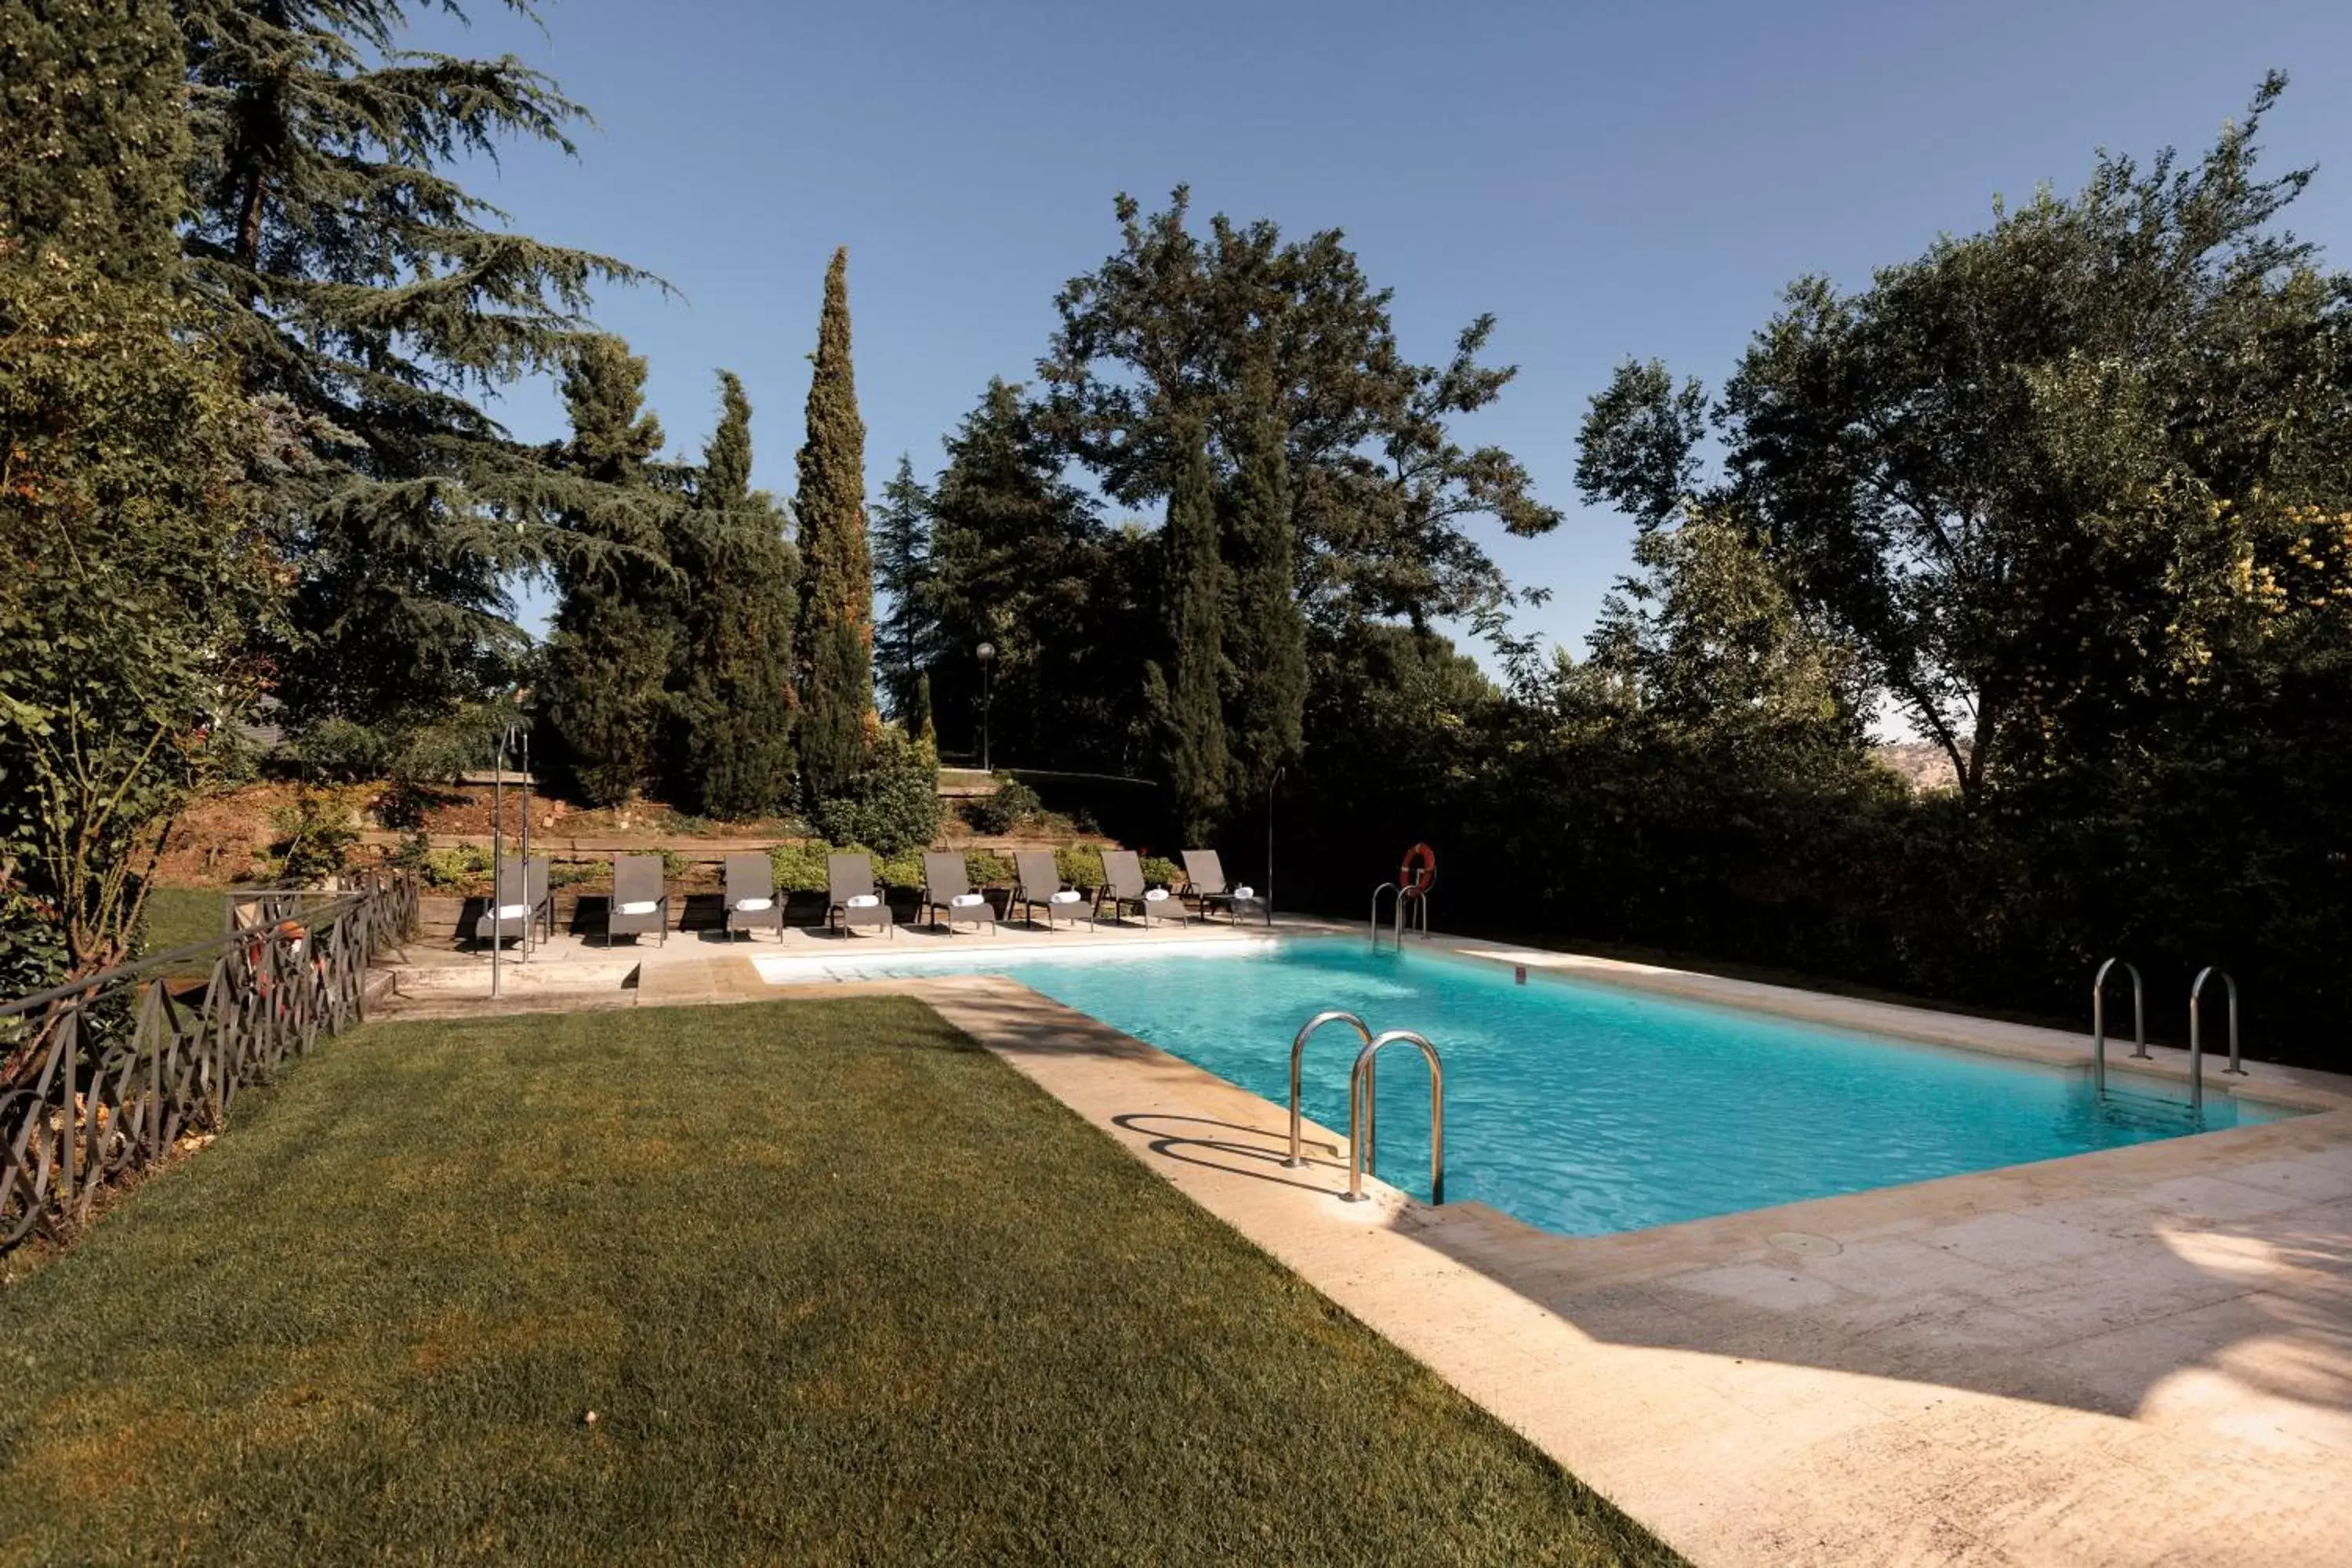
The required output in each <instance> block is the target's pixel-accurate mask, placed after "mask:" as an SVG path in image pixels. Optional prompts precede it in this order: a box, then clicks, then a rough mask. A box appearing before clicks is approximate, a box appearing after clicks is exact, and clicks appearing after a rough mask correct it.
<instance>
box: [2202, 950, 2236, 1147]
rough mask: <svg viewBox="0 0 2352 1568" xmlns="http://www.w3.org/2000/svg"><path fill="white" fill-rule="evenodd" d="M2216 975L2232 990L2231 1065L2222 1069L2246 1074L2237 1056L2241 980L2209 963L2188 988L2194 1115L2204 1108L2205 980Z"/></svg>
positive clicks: (2229, 1073)
mask: <svg viewBox="0 0 2352 1568" xmlns="http://www.w3.org/2000/svg"><path fill="white" fill-rule="evenodd" d="M2216 974H2218V975H2220V976H2221V984H2224V985H2226V986H2228V987H2229V991H2230V1065H2229V1066H2228V1067H2226V1068H2222V1069H2221V1071H2222V1072H2223V1073H2224V1074H2225V1075H2229V1076H2232V1077H2236V1078H2244V1077H2245V1076H2246V1069H2245V1066H2244V1064H2243V1063H2242V1061H2241V1060H2240V1059H2239V1056H2238V982H2237V980H2236V978H2235V977H2234V976H2232V975H2231V973H2230V972H2229V971H2228V970H2226V969H2223V968H2222V967H2221V965H2219V964H2215V963H2209V964H2207V965H2206V966H2205V967H2204V968H2202V969H2200V970H2199V971H2198V972H2197V979H2196V981H2195V982H2194V983H2193V984H2190V986H2189V1112H2190V1113H2191V1114H2192V1115H2193V1114H2195V1113H2196V1112H2198V1111H2200V1110H2204V1109H2205V1029H2204V1023H2205V1004H2204V996H2205V983H2206V982H2207V981H2208V980H2210V979H2212V978H2213V976H2215V975H2216Z"/></svg>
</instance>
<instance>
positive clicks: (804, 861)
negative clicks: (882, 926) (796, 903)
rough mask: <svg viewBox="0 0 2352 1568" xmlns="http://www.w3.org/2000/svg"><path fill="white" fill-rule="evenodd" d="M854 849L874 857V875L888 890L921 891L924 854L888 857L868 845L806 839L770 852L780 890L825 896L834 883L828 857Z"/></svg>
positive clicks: (908, 852) (911, 851)
mask: <svg viewBox="0 0 2352 1568" xmlns="http://www.w3.org/2000/svg"><path fill="white" fill-rule="evenodd" d="M853 850H858V851H863V852H865V853H866V854H868V855H872V856H873V857H874V876H875V879H876V880H877V881H879V882H880V883H881V884H882V885H883V886H884V887H886V888H920V887H921V886H922V885H923V852H922V851H921V850H920V849H902V850H900V851H899V852H898V853H897V854H896V855H884V854H881V853H879V852H877V851H876V850H875V849H873V848H872V847H870V846H867V845H864V844H829V843H826V842H825V841H824V839H821V838H810V839H803V841H802V842H800V843H798V844H779V845H777V846H776V847H775V848H774V849H772V850H771V851H770V852H769V858H770V860H772V862H773V863H774V865H775V868H776V888H777V889H778V890H779V891H780V892H786V893H822V892H824V891H825V890H826V889H827V888H829V887H830V886H831V885H832V884H831V882H830V880H829V879H828V878H827V876H826V866H825V857H827V856H828V855H843V854H847V853H850V852H851V851H853Z"/></svg>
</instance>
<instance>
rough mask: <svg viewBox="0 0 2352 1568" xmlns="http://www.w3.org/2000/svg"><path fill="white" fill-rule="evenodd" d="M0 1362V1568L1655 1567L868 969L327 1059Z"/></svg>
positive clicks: (1474, 1418) (66, 1258)
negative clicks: (103, 1566) (788, 989)
mask: <svg viewBox="0 0 2352 1568" xmlns="http://www.w3.org/2000/svg"><path fill="white" fill-rule="evenodd" d="M0 1369H5V1376H0V1560H5V1561H7V1562H12V1563H80V1562H116V1561H123V1562H162V1561H170V1562H188V1563H225V1562H250V1563H339V1562H347V1561H358V1560H361V1559H362V1558H365V1559H369V1560H377V1559H381V1560H384V1561H394V1562H433V1563H457V1562H496V1563H510V1562H511V1563H564V1562H598V1563H608V1562H627V1563H702V1562H713V1563H727V1562H756V1563H892V1562H1005V1563H1013V1562H1023V1563H1026V1562H1129V1563H1212V1562H1217V1563H1225V1562H1316V1563H1609V1562H1637V1563H1656V1562H1665V1561H1671V1560H1672V1558H1671V1554H1670V1553H1668V1552H1665V1550H1664V1548H1662V1547H1660V1546H1659V1545H1657V1544H1656V1543H1655V1542H1654V1541H1652V1540H1651V1539H1650V1538H1649V1537H1648V1536H1647V1535H1646V1534H1645V1533H1643V1531H1641V1530H1640V1529H1639V1528H1638V1527H1637V1526H1635V1525H1633V1524H1632V1523H1631V1522H1629V1521H1627V1520H1626V1519H1624V1518H1623V1516H1622V1515H1620V1514H1619V1513H1617V1512H1616V1511H1615V1510H1613V1509H1612V1508H1611V1507H1610V1506H1609V1505H1608V1504H1607V1503H1606V1502H1605V1501H1603V1500H1600V1499H1598V1498H1596V1497H1595V1496H1594V1495H1592V1494H1591V1492H1589V1491H1587V1490H1586V1489H1583V1488H1582V1487H1581V1486H1580V1485H1579V1484H1578V1483H1577V1482H1576V1481H1575V1480H1573V1479H1570V1477H1568V1476H1567V1475H1565V1474H1563V1473H1562V1472H1561V1471H1560V1470H1559V1468H1557V1467H1555V1466H1553V1465H1552V1464H1550V1463H1549V1461H1548V1460H1546V1459H1545V1458H1543V1457H1542V1456H1541V1455H1540V1454H1539V1453H1538V1452H1537V1451H1536V1450H1534V1449H1533V1448H1532V1447H1529V1446H1528V1445H1527V1444H1526V1443H1524V1442H1522V1441H1521V1440H1520V1439H1518V1438H1517V1436H1514V1435H1513V1434H1512V1433H1510V1432H1509V1431H1508V1430H1507V1429H1506V1428H1505V1427H1503V1426H1501V1425H1500V1424H1498V1423H1497V1422H1496V1421H1494V1420H1493V1419H1492V1418H1490V1417H1488V1416H1487V1415H1486V1414H1485V1413H1483V1412H1482V1411H1480V1410H1478V1409H1477V1408H1476V1407H1475V1406H1474V1405H1470V1404H1469V1403H1468V1402H1467V1401H1466V1400H1465V1399H1463V1398H1461V1397H1460V1396H1459V1395H1457V1394H1454V1392H1453V1391H1452V1390H1451V1389H1449V1388H1448V1387H1446V1386H1445V1385H1444V1384H1442V1383H1440V1382H1439V1381H1438V1380H1437V1379H1436V1378H1435V1377H1434V1376H1433V1375H1432V1374H1430V1373H1427V1372H1425V1371H1424V1370H1423V1369H1421V1368H1420V1367H1419V1366H1418V1365H1417V1364H1416V1363H1412V1362H1411V1361H1410V1360H1408V1359H1407V1358H1406V1357H1405V1356H1404V1355H1403V1354H1402V1353H1401V1352H1398V1351H1397V1350H1395V1349H1394V1348H1393V1347H1392V1346H1391V1345H1390V1344H1388V1343H1387V1342H1385V1341H1383V1340H1381V1339H1380V1338H1379V1337H1378V1336H1376V1335H1375V1334H1373V1333H1372V1332H1370V1331H1369V1330H1367V1329H1365V1328H1364V1327H1363V1326H1362V1325H1360V1324H1359V1323H1357V1322H1356V1321H1353V1320H1352V1319H1349V1318H1348V1317H1347V1316H1345V1315H1344V1314H1342V1313H1341V1312H1340V1311H1339V1310H1338V1309H1336V1308H1335V1307H1333V1306H1332V1305H1330V1304H1329V1303H1328V1301H1326V1300H1324V1299H1323V1298H1321V1297H1320V1296H1318V1295H1317V1294H1316V1293H1315V1292H1314V1291H1312V1290H1310V1289H1307V1288H1306V1287H1305V1286H1304V1285H1302V1284H1301V1283H1300V1282H1299V1281H1298V1280H1297V1279H1295V1278H1294V1277H1293V1276H1291V1275H1290V1274H1288V1273H1287V1272H1286V1271H1285V1270H1284V1269H1282V1268H1280V1267H1278V1266H1277V1265H1276V1264H1275V1263H1274V1262H1273V1261H1272V1260H1271V1259H1269V1258H1266V1257H1265V1255H1264V1254H1262V1253H1260V1252H1258V1251H1256V1250H1255V1248H1254V1247H1250V1246H1249V1245H1248V1244H1247V1243H1246V1242H1244V1241H1243V1240H1242V1239H1241V1238H1240V1237H1237V1236H1235V1235H1234V1233H1233V1232H1231V1231H1230V1230H1228V1229H1226V1228H1225V1227H1224V1226H1223V1225H1221V1224H1220V1223H1219V1222H1217V1221H1215V1220H1213V1218H1211V1217H1210V1216H1208V1215H1206V1214H1204V1213H1202V1211H1201V1210H1199V1209H1197V1208H1196V1207H1194V1206H1193V1205H1191V1204H1190V1203H1189V1202H1188V1201H1186V1200H1185V1199H1183V1198H1181V1197H1180V1196H1179V1195H1178V1194H1176V1193H1175V1192H1174V1191H1173V1190H1172V1189H1171V1188H1169V1187H1167V1186H1166V1185H1165V1184H1162V1183H1161V1182H1160V1180H1159V1179H1158V1178H1156V1177H1154V1176H1153V1175H1151V1174H1150V1173H1149V1172H1147V1171H1146V1170H1144V1169H1143V1168H1142V1167H1141V1166H1140V1165H1139V1164H1138V1163H1135V1162H1134V1161H1133V1160H1131V1159H1130V1158H1129V1156H1127V1155H1126V1154H1125V1153H1123V1152H1120V1151H1119V1150H1118V1148H1117V1147H1116V1146H1115V1145H1114V1144H1112V1143H1111V1142H1110V1141H1109V1140H1108V1139H1106V1138H1105V1137H1103V1136H1102V1135H1101V1134H1100V1133H1099V1132H1097V1131H1096V1130H1094V1129H1092V1128H1090V1127H1087V1126H1086V1125H1085V1124H1084V1123H1082V1122H1081V1121H1078V1120H1077V1119H1076V1117H1075V1116H1073V1115H1071V1114H1070V1113H1069V1112H1067V1111H1066V1110H1065V1109H1064V1108H1063V1107H1061V1106H1060V1105H1059V1104H1058V1103H1057V1102H1055V1101H1054V1100H1051V1099H1050V1098H1049V1097H1047V1096H1046V1095H1045V1093H1044V1092H1043V1091H1042V1090H1039V1089H1036V1088H1035V1087H1034V1085H1032V1084H1030V1083H1029V1082H1028V1081H1027V1080H1026V1079H1023V1078H1021V1077H1020V1076H1019V1075H1017V1074H1016V1073H1014V1072H1013V1071H1012V1070H1011V1069H1010V1068H1006V1067H1005V1066H1004V1065H1003V1064H1002V1063H1001V1062H999V1061H997V1060H996V1059H995V1058H992V1057H991V1056H989V1055H988V1054H986V1053H985V1052H983V1051H981V1050H979V1049H978V1048H977V1047H974V1046H972V1045H971V1043H970V1042H969V1041H967V1040H966V1039H964V1038H963V1037H961V1036H960V1035H958V1034H956V1033H955V1032H954V1031H953V1030H951V1029H950V1028H949V1027H948V1026H946V1025H945V1024H944V1023H943V1022H941V1021H940V1018H939V1017H938V1016H937V1015H935V1014H933V1013H932V1012H930V1011H929V1009H928V1008H926V1007H923V1006H921V1005H919V1004H917V1003H915V1002H912V1001H908V1000H901V999H897V998H858V999H849V998H845V999H841V1000H837V1001H814V1002H785V1003H774V1004H761V1005H746V1006H730V1007H704V1008H678V1009H667V1010H660V1009H638V1010H633V1011H628V1012H621V1013H611V1012H607V1013H593V1014H576V1015H570V1016H553V1015H551V1016H528V1017H514V1018H506V1019H497V1020H484V1021H481V1022H478V1023H476V1022H469V1023H457V1024H450V1023H429V1024H428V1023H414V1024H381V1025H376V1026H371V1027H369V1028H367V1029H364V1030H362V1031H359V1032H357V1033H355V1034H353V1035H351V1036H348V1037H345V1038H343V1039H341V1040H340V1041H331V1042H329V1043H327V1044H326V1045H324V1046H323V1047H322V1048H321V1051H320V1054H318V1055H317V1056H314V1057H313V1058H310V1060H308V1061H306V1062H304V1063H302V1064H300V1065H299V1066H298V1067H296V1068H293V1069H292V1070H291V1071H289V1073H288V1074H287V1075H286V1077H285V1078H284V1079H283V1080H282V1081H281V1083H280V1084H279V1085H278V1086H277V1087H276V1088H275V1089H271V1090H270V1091H268V1094H267V1095H266V1096H257V1097H254V1098H250V1099H247V1100H241V1101H240V1102H239V1115H238V1118H237V1120H236V1123H235V1125H234V1126H233V1127H232V1129H231V1130H230V1131H229V1132H228V1133H227V1134H226V1136H224V1137H223V1138H221V1139H220V1140H219V1141H218V1142H215V1144H214V1145H213V1146H212V1147H211V1148H210V1149H208V1150H206V1151H205V1152H202V1153H200V1154H198V1155H196V1156H195V1157H194V1158H193V1159H191V1160H190V1161H188V1162H187V1163H185V1164H184V1165H182V1166H180V1167H179V1168H177V1169H174V1170H172V1171H170V1172H168V1173H165V1174H163V1175H162V1176H160V1177H158V1178H156V1179H154V1180H152V1181H151V1182H149V1183H148V1184H146V1185H145V1186H144V1187H143V1188H142V1190H141V1191H139V1192H138V1193H137V1194H134V1195H133V1196H132V1197H131V1200H130V1201H129V1202H128V1203H126V1204H125V1205H122V1206H121V1208H120V1209H119V1210H118V1211H117V1212H115V1213H113V1214H111V1215H108V1216H107V1217H106V1218H104V1219H103V1220H102V1221H100V1223H99V1224H98V1225H97V1226H95V1227H94V1228H93V1229H92V1230H91V1231H90V1232H89V1234H88V1235H87V1236H85V1237H83V1238H82V1239H81V1240H80V1241H79V1243H77V1244H76V1245H75V1246H74V1247H72V1248H70V1249H69V1250H68V1251H67V1252H66V1253H65V1254H64V1255H63V1256H62V1257H60V1258H58V1259H57V1260H55V1261H54V1262H52V1263H51V1264H49V1265H48V1266H47V1267H46V1268H41V1269H39V1270H37V1271H36V1272H34V1273H33V1274H31V1275H30V1276H29V1278H27V1279H24V1280H22V1281H21V1282H20V1283H18V1284H17V1285H16V1286H15V1287H13V1288H12V1289H9V1290H8V1292H7V1293H6V1295H5V1298H0ZM591 1411H593V1412H595V1419H594V1421H593V1423H592V1422H591V1421H589V1420H588V1418H587V1417H588V1413H589V1412H591Z"/></svg>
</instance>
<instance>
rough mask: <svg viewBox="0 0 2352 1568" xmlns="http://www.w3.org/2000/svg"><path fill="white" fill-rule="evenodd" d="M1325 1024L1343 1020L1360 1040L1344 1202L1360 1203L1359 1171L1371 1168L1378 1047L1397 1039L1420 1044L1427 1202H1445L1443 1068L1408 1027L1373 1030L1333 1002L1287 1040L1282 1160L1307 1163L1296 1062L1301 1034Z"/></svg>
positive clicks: (1352, 1080)
mask: <svg viewBox="0 0 2352 1568" xmlns="http://www.w3.org/2000/svg"><path fill="white" fill-rule="evenodd" d="M1326 1024H1345V1025H1347V1026H1349V1028H1351V1029H1353V1030H1355V1031H1356V1034H1357V1036H1358V1037H1360V1039H1362V1041H1363V1042H1364V1047H1363V1049H1362V1050H1360V1051H1359V1052H1358V1053H1357V1054H1356V1065H1355V1067H1354V1068H1351V1069H1350V1070H1349V1074H1348V1201H1349V1203H1360V1202H1362V1201H1363V1196H1364V1173H1365V1172H1367V1171H1369V1170H1370V1169H1371V1168H1372V1161H1373V1158H1374V1149H1373V1145H1374V1144H1375V1142H1377V1141H1378V1138H1379V1131H1378V1127H1377V1118H1378V1115H1379V1111H1380V1093H1379V1089H1380V1079H1379V1071H1380V1055H1381V1047H1383V1046H1388V1045H1393V1044H1395V1043H1396V1042H1397V1041H1399V1040H1409V1041H1411V1042H1412V1044H1414V1045H1416V1046H1419V1047H1421V1054H1422V1056H1423V1058H1426V1059H1427V1061H1428V1063H1429V1201H1430V1202H1431V1203H1433V1204H1442V1203H1444V1201H1445V1069H1444V1067H1442V1066H1441V1065H1440V1064H1439V1062H1438V1059H1437V1047H1434V1046H1433V1045H1431V1044H1430V1043H1429V1042H1428V1041H1427V1040H1425V1039H1423V1037H1421V1036H1419V1035H1416V1034H1414V1033H1413V1032H1412V1030H1410V1029H1391V1030H1390V1031H1389V1032H1388V1033H1387V1034H1385V1035H1380V1036H1375V1035H1373V1033H1372V1031H1371V1029H1370V1026H1368V1025H1366V1024H1365V1022H1364V1021H1363V1020H1362V1019H1361V1018H1359V1017H1357V1016H1355V1015H1354V1014H1353V1013H1345V1012H1341V1011H1340V1010H1339V1009H1338V1008H1336V1007H1334V1008H1332V1009H1330V1010H1329V1011H1328V1012H1322V1013H1318V1014H1316V1015H1315V1016H1313V1017H1312V1018H1309V1019H1307V1023H1306V1026H1304V1027H1303V1028H1301V1029H1300V1030H1299V1031H1298V1033H1297V1035H1296V1036H1294V1037H1292V1039H1291V1042H1290V1158H1288V1159H1286V1160H1285V1161H1284V1162H1283V1163H1284V1164H1285V1165H1287V1166H1289V1167H1290V1168H1291V1169H1293V1170H1296V1169H1297V1168H1298V1167H1299V1166H1301V1165H1304V1164H1306V1163H1307V1156H1306V1153H1305V1151H1304V1147H1303V1145H1302V1142H1301V1140H1300V1138H1299V1119H1298V1064H1299V1060H1300V1058H1303V1057H1304V1056H1305V1055H1306V1054H1307V1037H1309V1036H1311V1035H1313V1034H1314V1033H1315V1031H1316V1030H1318V1029H1319V1028H1321V1027H1322V1026H1324V1025H1326Z"/></svg>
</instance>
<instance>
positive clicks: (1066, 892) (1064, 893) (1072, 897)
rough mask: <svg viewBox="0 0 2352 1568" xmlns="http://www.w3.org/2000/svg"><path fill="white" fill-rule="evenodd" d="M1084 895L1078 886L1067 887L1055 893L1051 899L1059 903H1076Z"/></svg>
mask: <svg viewBox="0 0 2352 1568" xmlns="http://www.w3.org/2000/svg"><path fill="white" fill-rule="evenodd" d="M1083 897H1085V895H1084V894H1082V893H1080V892H1079V891H1078V890H1077V889H1076V888H1065V889H1062V890H1061V891H1060V892H1058V893H1055V895H1054V897H1053V899H1052V900H1051V901H1052V902H1054V903H1057V904H1075V903H1076V902H1077V901H1078V900H1080V899H1081V898H1083Z"/></svg>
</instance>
